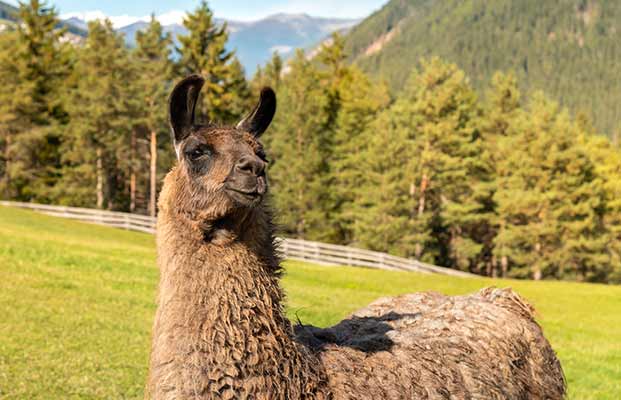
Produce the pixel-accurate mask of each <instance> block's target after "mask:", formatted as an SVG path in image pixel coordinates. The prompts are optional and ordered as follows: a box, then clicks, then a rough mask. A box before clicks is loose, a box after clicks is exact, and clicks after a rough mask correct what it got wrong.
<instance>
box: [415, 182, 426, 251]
mask: <svg viewBox="0 0 621 400" xmlns="http://www.w3.org/2000/svg"><path fill="white" fill-rule="evenodd" d="M428 185H429V178H428V177H427V174H423V179H422V180H421V182H420V197H419V199H418V214H417V218H418V220H419V223H420V219H421V218H422V216H423V214H424V213H425V201H426V197H425V196H426V192H427V186H428ZM414 251H415V252H416V259H417V260H420V258H421V257H422V255H423V244H422V243H420V242H419V243H416V246H415V250H414Z"/></svg>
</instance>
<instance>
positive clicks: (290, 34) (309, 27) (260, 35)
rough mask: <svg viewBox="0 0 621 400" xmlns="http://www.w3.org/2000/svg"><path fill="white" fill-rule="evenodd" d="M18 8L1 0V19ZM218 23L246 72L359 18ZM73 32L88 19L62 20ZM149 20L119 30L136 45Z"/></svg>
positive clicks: (177, 28) (174, 31)
mask: <svg viewBox="0 0 621 400" xmlns="http://www.w3.org/2000/svg"><path fill="white" fill-rule="evenodd" d="M16 11H17V8H16V7H13V6H11V5H9V4H6V3H4V2H2V1H0V20H2V19H6V20H12V21H14V20H15V19H16V18H15V16H14V14H15V12H16ZM215 21H216V23H218V24H223V23H225V22H226V24H227V27H228V32H229V42H228V47H229V49H230V50H234V51H235V52H236V55H237V57H238V58H239V60H240V62H241V63H242V65H243V66H244V69H245V70H246V74H247V75H248V76H251V75H252V74H254V72H255V70H256V67H257V66H258V65H263V64H265V63H266V62H267V61H268V60H269V59H270V58H271V56H272V54H273V52H274V51H278V52H279V53H280V54H281V56H283V57H285V58H286V57H288V56H289V55H291V54H292V53H293V50H294V49H296V48H309V47H312V46H314V45H317V44H318V43H320V42H322V41H323V40H324V39H325V38H326V37H328V36H329V35H330V34H331V33H332V32H334V31H341V32H346V31H347V30H348V29H350V28H351V27H353V26H354V25H355V24H357V23H358V22H359V21H360V19H353V18H352V19H343V18H326V17H314V16H311V15H309V14H305V13H297V14H288V13H276V14H273V15H269V16H267V17H265V18H261V19H258V20H256V21H236V20H226V19H222V18H215ZM61 25H62V26H64V27H67V29H68V31H69V32H70V33H71V34H72V35H73V36H72V37H71V40H72V41H79V40H80V38H84V37H86V36H87V35H88V24H87V22H86V21H85V20H83V19H81V18H79V17H77V16H75V15H73V16H71V17H68V18H66V19H63V20H62V21H61ZM147 25H148V21H143V20H138V21H135V22H133V23H131V24H129V25H125V26H121V27H118V28H117V29H116V31H117V32H120V33H122V34H123V35H124V36H125V42H126V43H127V45H128V46H130V47H134V46H135V45H136V39H135V37H136V32H138V31H140V30H142V29H145V28H146V27H147ZM163 28H164V32H167V33H170V34H171V36H172V37H173V39H174V42H175V45H176V46H178V45H179V42H178V39H177V37H178V36H179V35H184V34H186V33H187V32H186V29H185V28H184V27H183V25H182V24H181V23H172V24H163Z"/></svg>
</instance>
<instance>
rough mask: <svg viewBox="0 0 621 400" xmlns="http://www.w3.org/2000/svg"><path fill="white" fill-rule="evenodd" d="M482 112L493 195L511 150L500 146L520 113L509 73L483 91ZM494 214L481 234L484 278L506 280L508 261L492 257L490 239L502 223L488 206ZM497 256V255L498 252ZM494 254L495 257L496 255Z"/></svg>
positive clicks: (518, 96)
mask: <svg viewBox="0 0 621 400" xmlns="http://www.w3.org/2000/svg"><path fill="white" fill-rule="evenodd" d="M486 100H487V101H486V104H485V108H484V116H483V118H482V122H481V136H482V139H483V144H484V149H485V151H484V153H483V154H482V157H483V158H484V160H485V162H486V163H487V165H489V167H490V169H491V174H492V179H491V180H490V182H489V183H490V187H489V193H490V196H492V197H493V194H494V193H495V192H496V191H497V187H496V184H497V180H496V177H497V176H498V173H499V171H498V170H497V168H498V165H499V163H501V162H502V161H503V160H505V159H506V158H507V157H508V154H505V153H506V152H507V151H508V152H510V151H511V149H510V148H507V147H506V146H503V145H502V144H503V143H504V142H505V141H506V140H507V136H508V135H510V134H511V133H513V131H512V129H511V128H512V126H513V124H514V123H515V119H516V118H517V116H518V115H519V111H520V110H521V107H522V104H521V93H520V90H519V88H518V83H517V80H516V79H515V76H514V75H513V74H511V73H509V74H503V73H500V72H498V73H496V74H494V76H493V78H492V82H491V85H490V88H489V89H488V91H487V99H486ZM491 208H493V209H494V213H493V215H492V216H491V218H490V230H489V231H488V232H487V233H486V234H485V238H484V243H485V246H486V251H491V252H492V257H491V259H489V260H488V262H487V268H486V275H488V276H498V275H500V276H506V275H507V269H508V259H507V257H506V256H503V257H501V258H497V257H494V256H493V254H494V253H493V250H492V249H493V247H494V243H493V241H494V237H495V236H496V235H497V234H498V231H501V230H503V229H504V225H503V220H502V218H499V216H498V214H497V212H496V208H495V205H494V204H493V202H492V204H491ZM500 252H501V251H500ZM500 252H497V253H500Z"/></svg>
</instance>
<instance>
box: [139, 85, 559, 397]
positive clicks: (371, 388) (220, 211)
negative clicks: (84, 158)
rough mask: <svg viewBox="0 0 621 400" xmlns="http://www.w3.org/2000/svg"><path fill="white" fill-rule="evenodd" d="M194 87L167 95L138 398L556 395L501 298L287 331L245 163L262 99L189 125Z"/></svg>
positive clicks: (405, 306)
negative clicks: (152, 296) (171, 146)
mask: <svg viewBox="0 0 621 400" xmlns="http://www.w3.org/2000/svg"><path fill="white" fill-rule="evenodd" d="M199 83H200V80H199V78H197V77H194V78H192V80H186V81H184V82H182V84H180V85H179V86H178V87H177V88H176V89H175V93H176V94H177V97H175V93H173V98H172V100H171V113H172V125H173V129H174V132H175V147H176V148H177V154H178V157H179V165H178V166H177V167H176V168H175V169H173V171H172V172H171V173H170V174H169V175H168V176H167V178H166V181H165V184H164V188H163V191H162V194H161V196H160V202H159V209H160V213H159V218H158V227H157V243H158V263H159V266H160V272H161V280H160V287H159V297H158V311H157V315H156V318H155V325H154V331H153V347H152V354H151V368H150V374H149V383H148V396H149V397H151V398H153V399H157V400H164V399H166V400H173V399H175V400H190V399H192V400H194V399H238V398H239V399H266V400H271V399H283V400H296V399H546V398H548V399H560V398H562V397H563V394H564V379H563V374H562V370H561V367H560V364H559V362H558V360H557V359H556V356H555V355H554V352H553V351H552V349H551V348H550V345H549V344H548V342H547V341H546V339H545V338H544V337H543V334H542V332H541V329H540V328H539V326H538V325H537V324H536V323H535V322H534V320H533V318H532V314H531V310H530V308H529V307H528V306H526V305H525V304H524V303H523V302H522V301H521V300H520V299H519V298H518V297H517V296H516V295H515V294H513V293H512V292H510V291H499V290H488V291H484V292H481V293H479V294H477V295H474V296H468V297H453V298H449V297H444V296H441V295H438V294H431V293H427V294H417V295H411V296H405V297H400V298H394V299H383V300H380V301H378V302H376V303H374V304H373V305H371V306H370V307H369V308H367V309H364V310H361V311H360V312H358V313H356V314H354V316H352V317H351V318H349V319H347V320H345V321H343V322H341V323H340V324H339V325H336V326H335V327H332V328H329V329H317V328H313V327H306V326H300V327H297V328H296V332H295V333H294V330H293V328H292V326H291V324H290V322H289V321H288V320H287V318H286V316H285V313H284V311H283V309H282V307H283V306H282V299H283V294H282V290H281V288H280V285H279V278H280V265H279V260H278V258H277V257H276V255H275V249H274V244H273V229H272V224H271V218H270V213H269V210H268V209H267V207H266V206H265V204H264V202H262V201H260V199H261V197H262V193H264V192H265V187H264V186H265V182H264V178H262V177H263V170H262V168H261V165H260V162H259V161H257V160H254V159H252V155H253V154H255V152H256V154H258V156H257V157H259V158H263V156H262V155H261V152H262V150H261V149H260V145H259V144H258V142H255V139H254V138H253V137H252V136H251V135H250V134H248V133H247V132H250V133H253V134H254V135H255V136H258V135H260V133H262V131H263V130H265V129H266V128H267V125H266V124H265V119H266V115H268V116H269V114H270V112H269V111H270V110H269V107H268V109H267V112H266V110H265V108H266V107H265V105H264V106H263V108H261V104H260V106H259V107H257V109H256V110H255V112H254V113H253V119H252V120H251V121H250V122H245V124H241V125H240V126H242V127H243V128H244V129H237V130H234V129H229V130H223V129H218V128H210V127H193V126H191V122H192V121H193V108H194V107H193V106H194V104H193V103H192V99H194V101H196V98H195V97H196V96H197V92H196V86H198V89H200V85H199ZM193 91H194V92H193ZM179 93H180V94H179ZM188 93H189V94H188ZM184 95H185V96H184ZM269 95H270V93H267V95H266V96H268V97H267V100H266V102H267V103H268V105H269V102H270V100H271V98H270V97H269ZM262 100H264V99H263V96H262ZM273 101H275V100H273ZM175 105H176V106H177V108H175ZM273 105H274V106H275V103H274V104H273ZM190 110H191V111H192V116H191V118H190V116H188V115H185V114H189V113H190ZM272 111H273V110H272ZM271 115H273V112H272V113H271ZM184 118H185V119H184ZM269 120H271V116H269ZM188 121H189V122H188ZM188 124H190V125H188ZM268 124H269V121H268ZM192 132H194V133H192ZM257 132H258V134H257ZM197 143H198V144H197ZM201 146H202V147H201ZM199 147H200V148H203V147H208V148H209V149H211V150H204V149H203V150H201V151H202V152H203V153H201V152H197V148H199ZM225 150H226V151H225ZM229 153H231V154H229ZM201 154H202V155H201ZM207 154H208V156H207ZM237 160H241V161H237ZM253 163H254V164H253ZM230 165H233V167H230ZM253 176H254V178H253ZM240 182H241V183H240ZM253 188H254V189H253ZM251 189H252V190H253V191H250V190H251ZM255 192H256V193H255ZM258 200H259V201H258Z"/></svg>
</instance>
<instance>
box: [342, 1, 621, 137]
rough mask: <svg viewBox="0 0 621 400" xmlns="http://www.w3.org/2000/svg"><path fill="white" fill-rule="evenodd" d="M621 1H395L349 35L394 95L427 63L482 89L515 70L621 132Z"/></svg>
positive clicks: (529, 83)
mask: <svg viewBox="0 0 621 400" xmlns="http://www.w3.org/2000/svg"><path fill="white" fill-rule="evenodd" d="M619 21H621V1H618V0H546V1H541V0H494V1H487V0H443V1H434V0H392V1H390V2H389V3H388V4H386V5H385V6H384V8H382V9H381V10H380V11H378V12H376V13H375V14H373V15H371V16H370V17H369V18H367V19H366V20H364V21H363V22H362V23H360V24H359V25H358V26H356V27H355V28H354V29H352V31H351V33H350V34H349V35H348V37H347V50H348V51H349V53H350V54H351V55H352V60H353V61H354V62H355V63H357V64H359V65H360V66H361V67H362V68H363V69H364V70H366V71H367V72H370V73H371V74H373V75H376V76H380V77H382V78H384V79H386V80H387V81H388V82H389V83H390V85H391V87H392V88H393V89H394V90H398V89H399V88H400V87H402V86H403V84H404V82H405V81H406V80H407V78H408V76H409V75H410V72H411V70H412V68H413V67H414V66H415V65H416V64H417V62H418V61H419V59H420V58H421V57H428V56H431V55H439V56H441V57H442V58H444V59H447V60H449V61H452V62H455V63H457V64H458V65H459V66H460V67H461V68H463V69H464V70H465V71H466V73H467V74H468V75H469V76H470V77H471V79H472V80H473V83H474V85H475V86H476V87H478V88H482V86H483V85H484V84H485V83H486V82H488V81H489V78H490V77H491V75H492V74H493V72H494V71H496V70H512V71H514V72H515V73H516V74H517V76H518V78H519V80H520V84H521V85H522V87H523V89H533V88H536V89H543V90H544V91H545V92H546V93H547V94H548V95H549V96H550V97H552V98H555V99H558V100H560V101H561V102H562V103H563V104H564V105H567V106H569V107H570V108H572V109H573V110H574V111H586V112H589V113H590V114H591V116H592V117H593V119H594V122H595V124H596V126H597V127H598V128H599V129H600V130H602V131H604V132H606V133H612V132H614V131H618V130H619V129H621V67H620V65H621V25H620V24H619Z"/></svg>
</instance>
